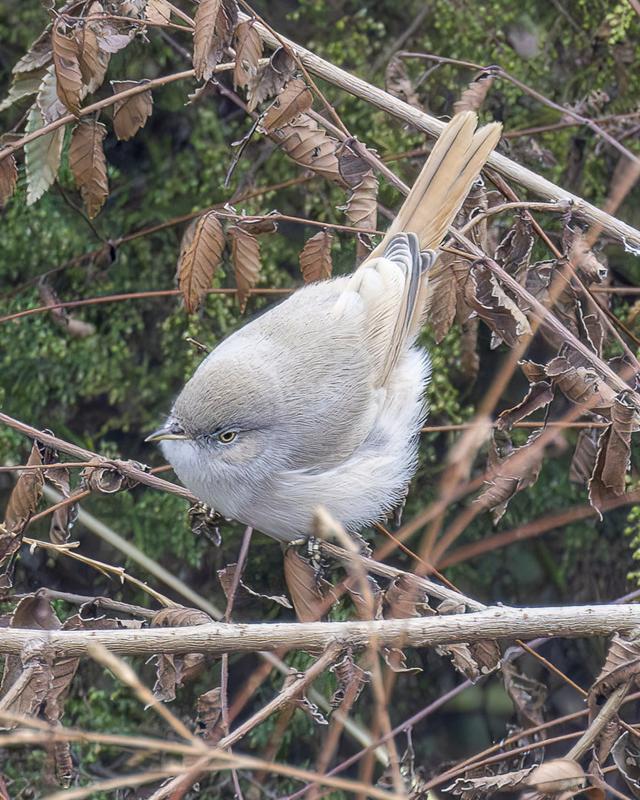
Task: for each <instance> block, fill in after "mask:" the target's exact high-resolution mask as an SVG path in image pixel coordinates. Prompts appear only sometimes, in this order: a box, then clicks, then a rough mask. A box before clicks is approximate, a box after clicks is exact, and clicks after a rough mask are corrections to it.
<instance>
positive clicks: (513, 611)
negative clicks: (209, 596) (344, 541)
mask: <svg viewBox="0 0 640 800" xmlns="http://www.w3.org/2000/svg"><path fill="white" fill-rule="evenodd" d="M638 625H640V606H636V605H633V606H620V605H603V606H574V607H560V608H490V609H487V610H486V611H480V612H475V613H472V614H452V615H447V616H433V617H421V618H416V619H398V620H375V621H365V622H312V623H300V624H298V623H275V624H273V625H269V624H265V625H259V624H256V625H254V624H252V625H242V624H224V623H211V624H208V625H198V626H192V627H183V628H158V629H155V628H154V629H145V630H119V631H52V632H46V633H43V632H42V631H35V630H22V629H19V628H5V629H3V630H2V631H0V654H1V655H4V654H7V653H14V654H18V653H20V652H21V651H22V649H23V647H24V646H25V645H26V644H27V643H30V642H33V640H34V638H41V639H43V641H45V642H46V643H47V644H48V645H49V647H50V648H52V649H53V650H54V651H57V652H59V653H60V654H61V655H64V656H84V655H87V653H88V651H89V648H90V647H91V645H92V644H94V643H96V642H99V643H100V644H102V645H104V646H105V647H107V648H108V649H109V650H111V651H112V652H114V653H118V654H121V655H150V654H152V653H158V652H162V653H194V652H197V653H211V654H214V655H216V654H221V653H225V652H252V651H256V650H278V649H280V648H284V649H287V648H288V649H300V648H302V649H305V650H326V649H327V648H329V647H333V646H345V647H366V646H367V645H369V644H370V643H371V641H372V640H375V641H376V643H377V644H378V645H388V646H391V647H407V646H408V647H434V646H435V645H441V644H454V643H459V642H477V641H480V640H483V639H528V638H533V637H536V636H549V637H551V636H559V637H590V636H608V635H610V634H612V633H614V632H616V631H629V630H631V629H633V628H634V627H636V626H638Z"/></svg>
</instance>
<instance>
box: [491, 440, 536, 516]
mask: <svg viewBox="0 0 640 800" xmlns="http://www.w3.org/2000/svg"><path fill="white" fill-rule="evenodd" d="M540 434H541V431H536V432H535V433H533V434H531V436H529V438H528V439H527V441H526V442H525V444H523V445H522V447H518V448H516V449H515V450H514V449H513V447H512V445H511V440H510V439H509V438H508V436H507V435H506V434H505V433H503V432H502V431H500V430H498V429H494V431H493V447H492V449H491V450H490V451H489V464H488V469H489V476H490V477H489V479H488V480H487V481H485V484H486V489H484V491H483V492H482V493H481V494H480V495H479V496H478V497H477V498H476V500H475V502H476V503H478V504H479V505H480V506H481V507H482V508H483V509H491V510H492V511H493V521H494V524H497V523H498V522H499V521H500V519H501V518H502V516H503V514H504V513H505V511H506V510H507V506H508V504H509V501H510V500H511V498H512V497H513V496H514V495H515V494H517V493H518V492H521V491H522V490H523V489H527V488H528V487H529V486H533V484H534V483H535V482H536V481H537V480H538V475H539V474H540V469H541V468H542V462H543V459H544V448H543V447H534V444H535V442H536V440H537V439H538V437H539V436H540Z"/></svg>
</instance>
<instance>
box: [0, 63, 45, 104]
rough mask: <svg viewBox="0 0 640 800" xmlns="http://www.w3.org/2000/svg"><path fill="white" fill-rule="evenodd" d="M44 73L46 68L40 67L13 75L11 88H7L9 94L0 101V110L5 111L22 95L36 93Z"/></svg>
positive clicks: (26, 95) (27, 95) (20, 98)
mask: <svg viewBox="0 0 640 800" xmlns="http://www.w3.org/2000/svg"><path fill="white" fill-rule="evenodd" d="M45 73H46V69H45V68H42V69H37V70H34V71H33V72H25V73H20V74H18V75H15V76H14V78H13V83H12V84H11V88H10V89H9V94H8V95H7V96H6V97H5V98H4V100H3V101H2V102H1V103H0V111H5V110H6V109H7V108H9V107H10V106H12V105H13V104H14V103H16V102H17V101H18V100H22V98H23V97H29V96H30V95H32V94H36V92H37V91H38V89H39V88H40V84H41V83H42V79H43V77H44V76H45Z"/></svg>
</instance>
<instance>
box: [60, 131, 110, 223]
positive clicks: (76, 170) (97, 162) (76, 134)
mask: <svg viewBox="0 0 640 800" xmlns="http://www.w3.org/2000/svg"><path fill="white" fill-rule="evenodd" d="M106 135H107V129H106V128H105V126H104V125H103V124H102V123H101V122H96V121H95V120H91V121H89V122H81V123H79V124H78V125H76V127H75V128H74V129H73V132H72V134H71V143H70V144H69V166H70V167H71V172H72V173H73V177H74V179H75V182H76V186H78V188H79V189H80V194H81V195H82V199H83V201H84V204H85V207H86V209H87V214H88V216H89V218H90V219H93V217H95V216H96V215H97V214H98V212H99V211H100V209H101V208H102V206H103V205H104V201H105V200H106V199H107V197H108V196H109V181H108V179H107V160H106V158H105V155H104V149H103V146H102V142H103V141H104V137H105V136H106Z"/></svg>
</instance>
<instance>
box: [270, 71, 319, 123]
mask: <svg viewBox="0 0 640 800" xmlns="http://www.w3.org/2000/svg"><path fill="white" fill-rule="evenodd" d="M312 103H313V95H312V94H311V91H310V89H309V88H308V87H307V84H306V83H305V82H304V81H303V80H302V79H301V78H293V79H292V80H290V81H289V82H288V83H287V85H286V86H285V87H284V89H283V90H282V91H281V92H280V93H279V94H278V95H277V97H276V98H275V100H274V101H273V103H272V104H271V105H270V106H269V108H268V109H267V111H266V113H265V115H264V118H263V120H262V128H263V130H264V131H265V133H271V131H273V130H275V129H276V128H282V126H283V125H286V124H287V123H289V122H291V120H293V119H295V118H296V117H297V116H299V115H300V114H302V113H304V112H305V111H308V110H309V109H310V108H311V105H312Z"/></svg>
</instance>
